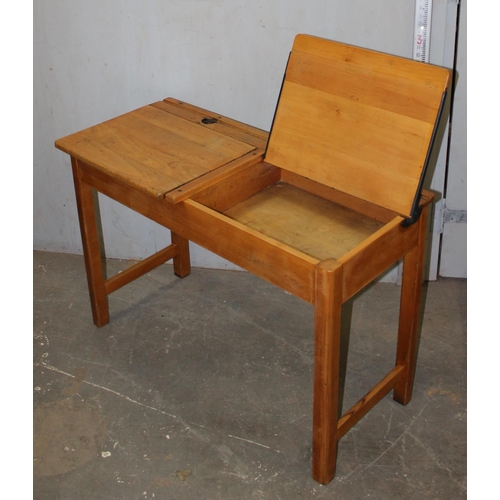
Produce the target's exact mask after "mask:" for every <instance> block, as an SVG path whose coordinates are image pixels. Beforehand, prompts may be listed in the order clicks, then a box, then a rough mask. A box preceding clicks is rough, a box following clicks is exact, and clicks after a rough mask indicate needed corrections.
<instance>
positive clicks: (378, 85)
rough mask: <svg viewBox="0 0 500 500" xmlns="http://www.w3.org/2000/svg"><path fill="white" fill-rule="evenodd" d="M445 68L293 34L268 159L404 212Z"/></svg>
mask: <svg viewBox="0 0 500 500" xmlns="http://www.w3.org/2000/svg"><path fill="white" fill-rule="evenodd" d="M448 82H449V71H447V70H445V69H443V68H438V67H433V66H429V65H425V67H424V68H423V67H422V64H421V63H418V62H416V61H410V60H407V59H403V58H397V57H394V56H390V55H386V54H381V53H378V52H373V51H369V50H365V49H361V48H357V47H352V46H348V45H345V44H337V43H334V42H331V41H327V40H323V39H320V38H316V37H310V36H305V35H303V36H298V37H297V38H296V39H295V42H294V46H293V49H292V53H291V56H290V60H289V63H288V67H287V71H286V78H285V81H284V85H283V89H282V93H281V96H280V100H279V104H278V108H277V112H276V117H275V121H274V124H273V129H272V131H271V136H270V139H269V145H268V149H267V153H266V158H265V159H266V161H268V162H269V163H272V164H274V165H278V166H280V167H281V168H283V169H284V170H289V171H292V172H295V173H297V174H300V175H302V176H303V177H306V178H310V179H312V180H315V181H317V182H319V183H321V184H325V185H327V186H330V187H334V188H336V189H338V190H340V191H343V192H345V193H348V194H350V195H353V196H355V197H357V198H361V199H363V200H366V201H369V202H372V203H375V204H377V205H380V206H382V207H385V208H388V209H390V210H392V211H394V212H397V213H399V214H402V215H404V216H409V215H410V212H411V208H412V205H413V201H414V198H415V193H416V190H417V187H418V184H419V181H420V177H421V174H422V168H423V165H424V162H425V158H426V155H427V152H428V148H429V143H430V139H431V135H432V132H433V129H434V122H435V121H436V117H437V115H438V110H439V106H440V103H441V98H442V94H443V92H444V91H445V89H446V88H447V85H448Z"/></svg>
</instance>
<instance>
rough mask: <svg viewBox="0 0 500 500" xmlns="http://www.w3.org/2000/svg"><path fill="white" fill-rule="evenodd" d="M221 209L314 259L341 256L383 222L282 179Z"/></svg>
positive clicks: (377, 228)
mask: <svg viewBox="0 0 500 500" xmlns="http://www.w3.org/2000/svg"><path fill="white" fill-rule="evenodd" d="M224 213H225V214H226V215H227V216H229V217H231V218H233V219H235V220H237V221H239V222H241V223H242V224H244V225H245V226H248V227H251V228H253V229H256V230H257V231H259V232H260V233H262V234H264V235H266V236H269V237H271V238H273V239H276V240H278V241H281V242H282V243H284V244H286V245H288V246H290V247H292V248H295V249H297V250H300V251H301V252H303V253H305V254H307V255H310V256H311V257H314V258H316V259H318V260H325V259H337V258H339V257H341V256H342V255H344V254H345V253H346V252H349V251H350V250H351V249H352V248H354V247H356V246H357V245H358V244H360V243H362V242H363V241H365V240H366V238H368V237H369V236H370V235H372V234H374V233H375V232H376V231H378V230H379V229H380V228H381V227H382V226H383V224H382V223H381V222H379V221H376V220H374V219H371V218H369V217H367V216H360V214H359V213H357V212H354V211H353V210H350V209H348V208H345V207H343V206H341V205H338V204H336V203H333V202H331V201H328V200H325V199H324V198H320V197H318V196H315V195H313V194H310V193H308V192H306V191H303V190H301V189H299V188H296V187H295V186H291V185H290V184H284V183H279V184H275V185H272V186H269V187H268V188H266V189H264V190H262V191H260V192H259V193H257V194H255V195H254V196H252V197H250V198H248V199H246V200H245V201H243V202H241V203H239V204H238V205H235V206H233V207H232V208H230V209H229V210H226V211H225V212H224Z"/></svg>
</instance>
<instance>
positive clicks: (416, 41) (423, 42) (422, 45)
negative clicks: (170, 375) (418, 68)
mask: <svg viewBox="0 0 500 500" xmlns="http://www.w3.org/2000/svg"><path fill="white" fill-rule="evenodd" d="M431 17H432V0H415V31H414V35H413V59H415V61H421V62H429V42H430V38H431Z"/></svg>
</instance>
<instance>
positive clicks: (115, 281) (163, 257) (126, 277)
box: [104, 245, 179, 295]
mask: <svg viewBox="0 0 500 500" xmlns="http://www.w3.org/2000/svg"><path fill="white" fill-rule="evenodd" d="M178 255H179V248H178V247H177V245H169V246H168V247H166V248H164V249H162V250H160V251H158V252H156V253H154V254H153V255H150V256H149V257H147V258H146V259H144V260H141V261H139V262H137V263H136V264H134V265H133V266H131V267H129V268H128V269H125V270H124V271H122V272H121V273H119V274H116V275H115V276H113V277H111V278H109V279H107V280H106V281H105V282H104V287H105V289H106V293H107V294H108V295H109V294H111V293H113V292H115V291H116V290H118V289H119V288H121V287H123V286H125V285H127V284H128V283H131V282H132V281H134V280H136V279H137V278H140V277H141V276H144V275H145V274H146V273H149V272H150V271H152V270H153V269H155V268H157V267H158V266H161V265H162V264H165V262H167V261H169V260H171V259H173V258H175V257H177V256H178Z"/></svg>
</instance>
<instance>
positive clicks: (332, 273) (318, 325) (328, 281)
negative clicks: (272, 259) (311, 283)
mask: <svg viewBox="0 0 500 500" xmlns="http://www.w3.org/2000/svg"><path fill="white" fill-rule="evenodd" d="M341 306H342V266H341V265H340V264H339V263H338V262H336V261H334V260H331V259H330V260H325V261H322V262H320V263H319V264H318V265H317V266H316V282H315V295H314V387H313V391H314V396H313V456H312V476H313V478H314V479H315V480H316V481H318V482H319V483H321V484H327V483H329V482H330V481H331V480H332V478H333V476H334V475H335V469H336V465H337V445H338V439H337V421H338V409H339V401H338V398H339V366H340V314H341Z"/></svg>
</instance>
